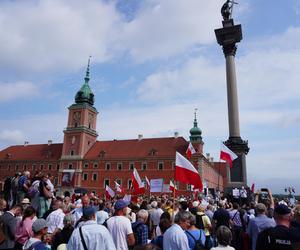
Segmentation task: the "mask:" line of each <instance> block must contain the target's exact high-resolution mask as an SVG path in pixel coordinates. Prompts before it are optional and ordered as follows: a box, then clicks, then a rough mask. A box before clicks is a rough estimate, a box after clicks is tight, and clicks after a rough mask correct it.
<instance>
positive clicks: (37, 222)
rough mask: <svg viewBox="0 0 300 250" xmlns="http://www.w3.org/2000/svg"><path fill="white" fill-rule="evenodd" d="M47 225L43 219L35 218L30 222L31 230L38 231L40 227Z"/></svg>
mask: <svg viewBox="0 0 300 250" xmlns="http://www.w3.org/2000/svg"><path fill="white" fill-rule="evenodd" d="M46 227H47V223H46V221H45V220H44V219H36V220H35V221H34V222H33V224H32V231H33V232H35V233H38V232H39V231H41V230H42V229H44V228H46Z"/></svg>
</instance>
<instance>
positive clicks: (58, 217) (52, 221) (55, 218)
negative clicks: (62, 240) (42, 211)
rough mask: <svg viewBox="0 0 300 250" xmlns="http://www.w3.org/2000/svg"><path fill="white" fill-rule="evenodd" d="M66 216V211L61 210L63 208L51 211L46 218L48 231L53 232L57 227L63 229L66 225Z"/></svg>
mask: <svg viewBox="0 0 300 250" xmlns="http://www.w3.org/2000/svg"><path fill="white" fill-rule="evenodd" d="M64 217H65V213H64V212H63V211H62V210H61V208H59V209H56V210H55V211H53V212H52V213H50V214H49V215H48V217H47V219H46V222H47V226H48V233H50V234H52V233H53V232H54V231H55V229H57V228H59V229H63V227H64Z"/></svg>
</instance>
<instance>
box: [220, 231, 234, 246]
mask: <svg viewBox="0 0 300 250" xmlns="http://www.w3.org/2000/svg"><path fill="white" fill-rule="evenodd" d="M216 235H217V239H218V242H219V244H220V245H222V246H228V245H229V244H230V242H231V240H232V233H231V231H230V229H229V228H228V227H226V226H220V227H219V228H218V230H217V233H216Z"/></svg>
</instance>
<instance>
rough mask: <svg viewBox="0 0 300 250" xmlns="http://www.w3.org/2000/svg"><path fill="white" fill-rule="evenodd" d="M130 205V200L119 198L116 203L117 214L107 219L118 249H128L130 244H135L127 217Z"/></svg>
mask: <svg viewBox="0 0 300 250" xmlns="http://www.w3.org/2000/svg"><path fill="white" fill-rule="evenodd" d="M128 205H129V202H127V201H124V200H123V199H120V200H117V201H116V203H115V205H114V209H115V215H114V216H113V217H111V218H109V219H108V220H107V228H108V230H109V231H110V233H111V235H112V237H113V240H114V243H115V245H116V248H117V249H118V250H119V249H120V250H128V246H133V245H134V244H135V238H134V235H133V231H132V227H131V223H130V220H129V219H128V218H126V210H127V207H128Z"/></svg>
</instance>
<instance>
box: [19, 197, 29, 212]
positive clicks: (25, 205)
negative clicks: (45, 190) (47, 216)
mask: <svg viewBox="0 0 300 250" xmlns="http://www.w3.org/2000/svg"><path fill="white" fill-rule="evenodd" d="M21 204H22V207H23V210H24V209H26V208H27V207H29V206H30V200H29V199H28V198H24V199H23V200H22V202H21Z"/></svg>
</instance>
